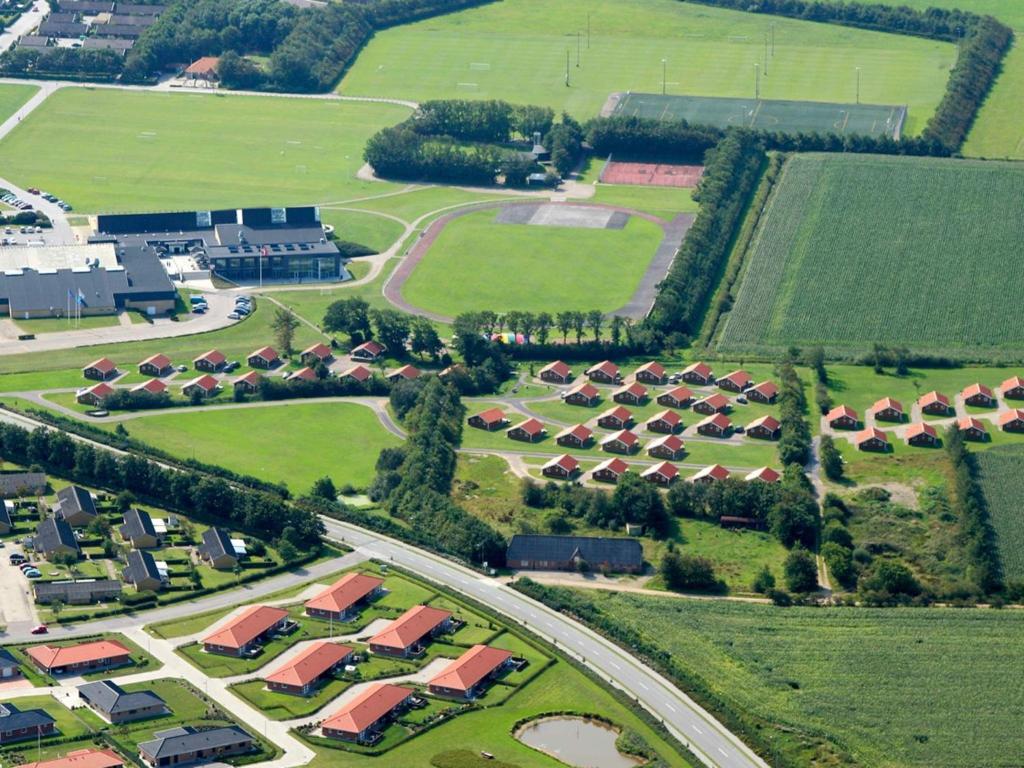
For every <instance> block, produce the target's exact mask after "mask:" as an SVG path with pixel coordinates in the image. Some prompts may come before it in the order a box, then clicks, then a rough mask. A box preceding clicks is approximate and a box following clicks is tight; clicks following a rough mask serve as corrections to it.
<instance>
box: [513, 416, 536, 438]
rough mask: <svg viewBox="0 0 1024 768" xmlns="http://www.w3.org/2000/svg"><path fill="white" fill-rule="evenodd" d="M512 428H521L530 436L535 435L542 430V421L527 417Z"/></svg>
mask: <svg viewBox="0 0 1024 768" xmlns="http://www.w3.org/2000/svg"><path fill="white" fill-rule="evenodd" d="M512 429H521V430H522V431H523V432H525V433H526V434H528V435H530V436H531V437H536V436H537V435H539V434H541V433H542V432H543V431H544V423H543V422H542V421H540V420H538V419H532V418H531V419H527V420H526V421H521V422H519V423H518V424H516V425H515V426H514V427H512Z"/></svg>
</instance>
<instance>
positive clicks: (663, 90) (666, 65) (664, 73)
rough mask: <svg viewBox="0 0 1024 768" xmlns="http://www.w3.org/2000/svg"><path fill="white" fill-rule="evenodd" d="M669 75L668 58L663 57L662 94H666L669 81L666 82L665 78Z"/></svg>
mask: <svg viewBox="0 0 1024 768" xmlns="http://www.w3.org/2000/svg"><path fill="white" fill-rule="evenodd" d="M667 76H668V59H662V60H661V95H662V96H664V95H665V87H666V86H667V85H668V83H666V82H665V79H666V77H667Z"/></svg>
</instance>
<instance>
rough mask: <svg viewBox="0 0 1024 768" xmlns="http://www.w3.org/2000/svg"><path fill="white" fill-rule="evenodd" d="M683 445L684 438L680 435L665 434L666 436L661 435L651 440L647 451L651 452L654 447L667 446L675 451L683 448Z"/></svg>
mask: <svg viewBox="0 0 1024 768" xmlns="http://www.w3.org/2000/svg"><path fill="white" fill-rule="evenodd" d="M683 445H684V444H683V438H681V437H680V436H679V435H665V436H664V437H659V438H658V439H657V440H652V441H651V442H649V443H648V444H647V451H648V453H649V452H650V450H651V449H652V448H660V447H665V448H667V449H668V450H670V451H672V452H673V453H675V452H676V451H679V450H681V449H682V448H683Z"/></svg>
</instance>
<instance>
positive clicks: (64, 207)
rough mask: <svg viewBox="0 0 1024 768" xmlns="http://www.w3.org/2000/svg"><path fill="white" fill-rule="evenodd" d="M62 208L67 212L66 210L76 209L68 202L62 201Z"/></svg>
mask: <svg viewBox="0 0 1024 768" xmlns="http://www.w3.org/2000/svg"><path fill="white" fill-rule="evenodd" d="M60 209H61V210H62V211H64V212H65V213H66V212H68V211H72V210H74V209H73V208H72V207H71V206H70V205H68V204H67V203H61V204H60Z"/></svg>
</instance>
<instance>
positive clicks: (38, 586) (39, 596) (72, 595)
mask: <svg viewBox="0 0 1024 768" xmlns="http://www.w3.org/2000/svg"><path fill="white" fill-rule="evenodd" d="M32 589H33V591H34V592H35V596H36V602H37V603H40V604H43V605H46V604H49V603H54V602H57V601H58V600H59V601H60V602H62V603H64V604H65V605H91V604H92V603H105V602H109V601H111V600H117V598H119V597H120V596H121V582H119V581H116V580H114V579H85V580H83V581H37V582H34V583H33V584H32Z"/></svg>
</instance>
